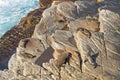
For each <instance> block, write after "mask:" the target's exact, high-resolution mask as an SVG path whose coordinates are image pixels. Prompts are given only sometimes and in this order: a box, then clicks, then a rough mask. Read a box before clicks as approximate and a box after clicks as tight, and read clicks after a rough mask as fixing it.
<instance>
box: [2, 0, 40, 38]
mask: <svg viewBox="0 0 120 80" xmlns="http://www.w3.org/2000/svg"><path fill="white" fill-rule="evenodd" d="M38 7H39V0H0V36H1V35H3V34H4V33H5V32H6V31H8V30H9V29H11V28H12V27H13V26H14V25H16V24H17V23H18V22H19V20H20V18H21V17H23V16H25V15H26V14H27V13H28V12H29V11H31V10H33V9H35V8H38Z"/></svg>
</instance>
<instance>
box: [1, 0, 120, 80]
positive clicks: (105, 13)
mask: <svg viewBox="0 0 120 80" xmlns="http://www.w3.org/2000/svg"><path fill="white" fill-rule="evenodd" d="M119 3H120V1H118V0H115V1H110V0H106V1H103V2H100V3H97V2H95V1H93V0H92V1H91V0H83V1H75V2H71V1H69V2H58V3H55V2H54V3H53V4H52V5H51V7H49V8H47V9H46V10H45V11H44V12H43V14H42V15H43V17H42V19H41V21H40V22H39V23H38V24H37V25H36V28H35V30H34V34H33V36H32V38H26V39H23V40H21V41H20V42H19V44H18V47H17V50H16V53H15V54H14V55H13V56H12V57H11V59H10V61H9V69H8V70H6V71H0V74H1V75H0V79H2V80H8V76H10V80H12V79H13V80H16V79H18V80H120V67H119V66H120V62H119V60H120V54H119V52H120V50H119V48H120V27H119V25H120V10H119V8H120V6H119ZM10 72H11V73H13V75H12V74H10ZM4 76H6V78H5V77H4Z"/></svg>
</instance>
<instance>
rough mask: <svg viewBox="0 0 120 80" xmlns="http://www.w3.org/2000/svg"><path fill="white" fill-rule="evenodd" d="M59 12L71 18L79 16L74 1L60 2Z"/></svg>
mask: <svg viewBox="0 0 120 80" xmlns="http://www.w3.org/2000/svg"><path fill="white" fill-rule="evenodd" d="M57 10H58V12H59V13H60V14H61V15H63V16H65V17H66V18H69V19H75V18H77V15H78V14H77V8H76V6H75V4H74V3H73V2H64V3H60V4H58V7H57Z"/></svg>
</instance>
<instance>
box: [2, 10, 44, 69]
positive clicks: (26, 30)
mask: <svg viewBox="0 0 120 80" xmlns="http://www.w3.org/2000/svg"><path fill="white" fill-rule="evenodd" d="M43 10H44V9H43V8H37V9H34V10H33V11H30V12H29V13H28V14H27V15H26V16H25V17H22V18H21V19H20V21H19V23H18V25H16V26H14V27H12V28H11V29H10V30H8V31H7V32H6V33H5V34H4V35H3V36H2V37H1V38H0V70H1V67H2V66H4V68H2V70H3V69H6V68H7V64H8V60H9V59H8V58H10V57H11V55H12V54H14V51H15V49H16V47H17V46H18V43H19V41H20V40H21V39H24V38H26V37H31V35H32V33H33V31H34V28H35V25H36V24H37V23H38V22H39V21H40V19H41V14H42V12H43ZM3 63H4V65H3Z"/></svg>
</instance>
